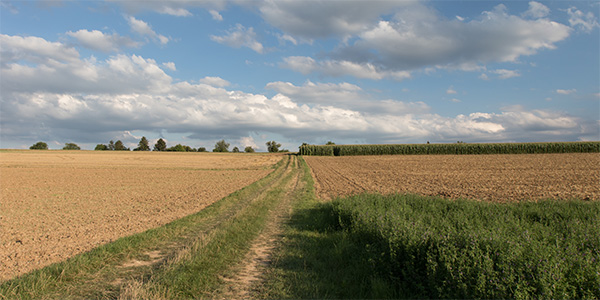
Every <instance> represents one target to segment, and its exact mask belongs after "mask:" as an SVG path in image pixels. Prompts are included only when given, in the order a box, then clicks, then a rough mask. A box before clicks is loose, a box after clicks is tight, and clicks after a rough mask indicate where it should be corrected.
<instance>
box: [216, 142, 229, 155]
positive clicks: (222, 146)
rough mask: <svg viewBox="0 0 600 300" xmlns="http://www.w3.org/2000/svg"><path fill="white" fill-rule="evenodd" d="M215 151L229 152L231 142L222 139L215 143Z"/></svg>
mask: <svg viewBox="0 0 600 300" xmlns="http://www.w3.org/2000/svg"><path fill="white" fill-rule="evenodd" d="M213 152H229V143H227V142H225V140H220V141H218V142H217V143H216V144H215V149H213Z"/></svg>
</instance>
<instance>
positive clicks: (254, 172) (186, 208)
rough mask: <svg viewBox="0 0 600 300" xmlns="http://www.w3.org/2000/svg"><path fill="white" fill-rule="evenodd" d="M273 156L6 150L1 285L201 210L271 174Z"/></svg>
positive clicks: (0, 163) (0, 158) (0, 156)
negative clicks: (2, 282) (38, 269)
mask: <svg viewBox="0 0 600 300" xmlns="http://www.w3.org/2000/svg"><path fill="white" fill-rule="evenodd" d="M280 159H281V156H273V155H248V154H212V153H210V154H200V153H139V152H138V153H133V152H88V151H15V152H1V153H0V171H1V176H0V187H1V189H2V210H1V220H0V226H1V228H2V230H1V231H0V281H1V280H6V279H9V278H12V277H14V276H17V275H20V274H23V273H26V272H28V271H31V270H33V269H37V268H40V267H43V266H46V265H49V264H51V263H54V262H58V261H62V260H64V259H66V258H68V257H71V256H73V255H75V254H78V253H81V252H84V251H88V250H90V249H92V248H94V247H96V246H98V245H100V244H104V243H107V242H110V241H113V240H115V239H117V238H119V237H122V236H127V235H131V234H134V233H137V232H142V231H144V230H147V229H150V228H153V227H157V226H161V225H164V224H166V223H168V222H170V221H173V220H175V219H178V218H181V217H183V216H186V215H189V214H191V213H195V212H197V211H199V210H201V209H203V208H204V207H206V206H207V205H210V204H211V203H213V202H214V201H216V200H218V199H221V198H223V197H224V196H226V195H228V194H230V193H232V192H233V191H236V190H238V189H240V188H242V187H244V186H246V185H248V184H250V183H252V182H254V181H256V180H258V179H260V178H262V177H264V176H266V175H267V174H268V173H270V172H271V171H272V169H271V168H270V166H271V165H273V164H274V163H276V162H277V161H278V160H280Z"/></svg>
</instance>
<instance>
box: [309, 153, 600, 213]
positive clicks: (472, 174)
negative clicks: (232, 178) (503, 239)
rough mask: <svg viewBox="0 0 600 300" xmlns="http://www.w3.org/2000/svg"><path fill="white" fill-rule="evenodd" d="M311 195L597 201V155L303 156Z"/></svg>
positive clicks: (599, 180)
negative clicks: (313, 190) (309, 172)
mask: <svg viewBox="0 0 600 300" xmlns="http://www.w3.org/2000/svg"><path fill="white" fill-rule="evenodd" d="M304 158H305V160H306V162H307V163H308V165H309V166H310V167H311V169H312V172H313V177H314V178H315V183H316V189H317V194H318V196H319V197H320V198H322V199H331V198H335V197H338V196H346V195H350V194H357V193H361V192H377V193H381V194H389V193H397V192H400V193H416V194H422V195H431V196H443V197H447V198H454V199H455V198H470V199H478V200H488V201H497V202H507V201H523V200H525V201H529V200H539V199H547V198H551V199H572V198H578V199H588V200H600V154H598V153H576V154H523V155H515V154H509V155H386V156H342V157H323V156H307V157H304Z"/></svg>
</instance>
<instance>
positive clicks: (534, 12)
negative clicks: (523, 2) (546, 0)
mask: <svg viewBox="0 0 600 300" xmlns="http://www.w3.org/2000/svg"><path fill="white" fill-rule="evenodd" d="M548 14H550V9H549V8H548V7H547V6H545V5H544V4H542V3H539V2H535V1H531V2H529V9H528V10H527V11H526V12H525V13H523V16H525V17H532V18H536V19H538V18H543V17H546V16H548Z"/></svg>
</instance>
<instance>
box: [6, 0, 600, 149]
mask: <svg viewBox="0 0 600 300" xmlns="http://www.w3.org/2000/svg"><path fill="white" fill-rule="evenodd" d="M1 5H2V6H1V7H0V10H1V11H0V14H1V15H0V17H1V21H0V22H1V24H0V25H1V27H0V34H1V35H0V55H1V56H0V72H1V73H0V96H1V99H0V126H1V127H0V148H28V147H29V146H31V145H32V144H34V143H35V142H37V141H45V142H47V143H48V145H49V147H50V148H51V149H59V148H62V146H63V145H64V143H67V142H74V143H77V144H78V145H80V146H82V148H84V149H93V148H94V147H95V145H96V144H98V143H108V141H109V140H115V141H116V140H119V139H120V140H122V141H123V142H124V143H125V144H126V145H128V146H130V147H135V146H136V145H137V143H138V141H139V140H140V138H141V137H142V136H146V137H147V138H148V139H149V140H150V142H151V143H154V142H155V141H156V140H157V139H158V138H164V139H166V140H167V144H168V146H173V145H175V144H178V143H182V144H185V145H189V146H192V147H206V148H207V149H209V150H211V149H212V148H213V146H214V144H215V142H216V141H218V140H221V139H225V140H226V141H228V142H229V143H230V144H231V147H233V146H238V147H240V148H241V149H243V148H244V147H245V146H252V147H254V148H255V149H257V150H258V151H265V150H266V146H265V142H266V141H269V140H275V141H278V142H280V143H282V144H283V146H284V147H285V148H287V149H290V150H292V151H295V150H297V147H298V146H299V145H300V144H302V143H303V142H307V143H314V144H322V143H325V142H326V141H329V140H331V141H334V142H336V143H338V144H341V143H353V144H355V143H425V142H427V141H430V142H432V143H451V142H456V141H459V140H460V141H465V142H540V141H579V140H600V106H599V103H600V87H599V86H600V58H599V57H600V55H599V53H600V49H599V45H600V40H599V37H600V34H599V27H600V26H599V25H598V15H599V14H600V5H599V2H597V1H549V2H545V1H540V2H535V1H531V2H527V1H407V0H402V1H392V0H386V1H358V0H357V1H316V0H315V1H277V0H274V1H259V0H256V1H209V0H207V1H187V0H177V1H5V0H2V1H1Z"/></svg>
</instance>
